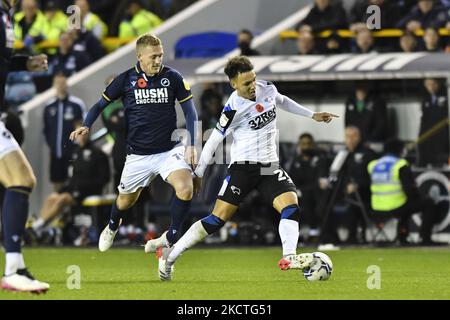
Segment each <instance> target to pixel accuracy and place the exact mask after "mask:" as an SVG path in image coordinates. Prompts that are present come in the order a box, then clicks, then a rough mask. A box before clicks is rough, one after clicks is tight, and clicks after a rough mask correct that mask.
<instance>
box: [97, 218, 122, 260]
mask: <svg viewBox="0 0 450 320" xmlns="http://www.w3.org/2000/svg"><path fill="white" fill-rule="evenodd" d="M121 224H122V219H120V221H119V227H120V225H121ZM119 227H117V230H116V231H112V230H111V229H110V228H109V224H108V225H106V227H105V229H103V231H102V233H101V234H100V239H98V249H99V250H100V251H101V252H105V251H106V250H108V249H109V248H111V246H112V244H113V241H114V237H115V236H116V233H117V231H119Z"/></svg>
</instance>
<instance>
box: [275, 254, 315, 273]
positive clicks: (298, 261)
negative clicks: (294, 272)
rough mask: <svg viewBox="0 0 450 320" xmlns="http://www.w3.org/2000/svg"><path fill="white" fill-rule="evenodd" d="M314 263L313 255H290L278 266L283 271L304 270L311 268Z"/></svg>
mask: <svg viewBox="0 0 450 320" xmlns="http://www.w3.org/2000/svg"><path fill="white" fill-rule="evenodd" d="M313 262H314V257H313V255H312V253H301V254H290V255H288V256H286V257H283V258H282V259H281V260H280V261H279V262H278V266H279V267H280V269H281V270H283V271H285V270H290V269H300V270H304V269H307V268H309V267H311V265H312V264H313Z"/></svg>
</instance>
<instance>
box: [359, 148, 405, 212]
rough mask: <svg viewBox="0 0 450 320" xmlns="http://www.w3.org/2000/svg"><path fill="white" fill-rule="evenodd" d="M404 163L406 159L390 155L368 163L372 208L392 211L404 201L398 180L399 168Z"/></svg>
mask: <svg viewBox="0 0 450 320" xmlns="http://www.w3.org/2000/svg"><path fill="white" fill-rule="evenodd" d="M406 165H408V161H406V160H405V159H401V158H398V157H395V156H392V155H386V156H384V157H382V158H380V159H377V160H373V161H371V162H370V163H369V165H368V166H367V170H368V172H369V174H370V177H371V185H370V191H371V194H372V195H371V202H372V209H373V210H376V211H392V210H395V209H397V208H400V207H401V206H402V205H404V204H405V203H406V201H407V196H406V194H405V192H404V191H403V187H402V183H401V181H400V169H401V168H402V167H404V166H406Z"/></svg>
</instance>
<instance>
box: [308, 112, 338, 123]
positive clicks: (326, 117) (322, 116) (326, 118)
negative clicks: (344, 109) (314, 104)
mask: <svg viewBox="0 0 450 320" xmlns="http://www.w3.org/2000/svg"><path fill="white" fill-rule="evenodd" d="M312 118H313V119H314V120H316V121H317V122H322V121H323V122H326V123H328V122H331V120H333V118H339V116H338V115H337V114H333V113H329V112H316V113H314V115H313V117H312Z"/></svg>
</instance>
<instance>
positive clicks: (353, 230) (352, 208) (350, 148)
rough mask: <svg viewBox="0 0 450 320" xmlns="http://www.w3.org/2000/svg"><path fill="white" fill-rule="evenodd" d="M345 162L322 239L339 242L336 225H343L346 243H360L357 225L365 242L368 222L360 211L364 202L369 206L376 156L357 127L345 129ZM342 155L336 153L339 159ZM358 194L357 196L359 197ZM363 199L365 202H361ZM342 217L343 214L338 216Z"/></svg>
mask: <svg viewBox="0 0 450 320" xmlns="http://www.w3.org/2000/svg"><path fill="white" fill-rule="evenodd" d="M345 147H346V150H345V151H343V152H345V153H346V158H345V161H344V162H343V164H342V166H341V168H340V170H339V176H340V179H341V181H340V182H339V183H337V184H336V185H335V186H334V188H337V187H339V188H338V190H336V191H337V193H336V198H335V199H328V200H327V202H328V201H332V202H333V203H331V205H332V209H331V210H332V211H333V212H332V213H330V214H329V218H328V220H327V221H326V222H325V225H324V230H323V231H322V236H321V238H322V239H321V242H323V243H327V242H328V243H336V242H339V241H340V240H341V239H339V236H338V234H337V227H338V225H339V224H343V225H344V226H345V227H346V228H347V230H348V238H347V241H346V242H347V243H349V244H355V243H358V242H359V241H358V225H359V224H360V225H361V227H362V234H361V237H362V239H361V241H363V242H364V241H365V221H364V219H363V213H362V211H361V207H360V206H361V205H363V206H364V207H365V208H366V210H368V209H369V207H370V176H369V173H368V172H367V165H368V164H369V162H370V161H372V160H373V159H375V158H376V155H375V153H374V152H373V151H372V150H371V149H369V148H367V147H365V146H364V144H363V143H362V140H361V134H360V131H359V129H358V128H357V127H354V126H349V127H346V128H345ZM339 155H340V153H338V155H336V158H337V157H338V156H339ZM357 195H358V196H359V197H358V196H357ZM359 200H361V202H362V203H360V202H359ZM339 216H340V217H339Z"/></svg>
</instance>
